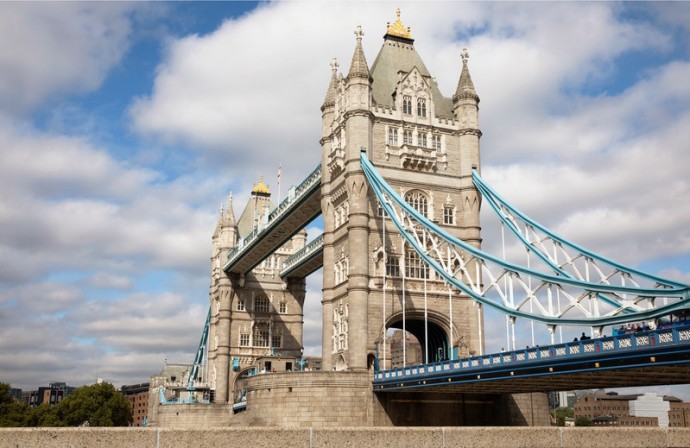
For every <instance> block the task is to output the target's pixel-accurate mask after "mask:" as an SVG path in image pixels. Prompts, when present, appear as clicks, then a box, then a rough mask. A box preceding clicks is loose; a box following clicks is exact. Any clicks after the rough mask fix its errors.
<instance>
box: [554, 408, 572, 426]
mask: <svg viewBox="0 0 690 448" xmlns="http://www.w3.org/2000/svg"><path fill="white" fill-rule="evenodd" d="M554 416H555V417H556V425H558V426H565V418H566V417H570V418H572V417H574V416H575V411H573V409H572V408H557V409H556V410H555V411H554Z"/></svg>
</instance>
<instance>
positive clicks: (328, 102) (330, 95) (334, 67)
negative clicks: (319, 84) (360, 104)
mask: <svg viewBox="0 0 690 448" xmlns="http://www.w3.org/2000/svg"><path fill="white" fill-rule="evenodd" d="M331 71H332V72H333V75H332V76H331V82H330V84H329V85H328V90H327V91H326V98H324V100H323V105H322V106H321V110H323V109H325V108H327V107H330V106H335V86H336V85H337V83H338V60H337V59H336V58H333V61H332V62H331Z"/></svg>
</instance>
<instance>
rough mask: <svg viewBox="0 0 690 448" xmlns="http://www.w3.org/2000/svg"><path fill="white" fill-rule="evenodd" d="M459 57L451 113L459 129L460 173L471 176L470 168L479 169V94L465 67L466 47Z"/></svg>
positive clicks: (467, 54) (466, 59)
mask: <svg viewBox="0 0 690 448" xmlns="http://www.w3.org/2000/svg"><path fill="white" fill-rule="evenodd" d="M460 57H461V58H462V72H460V79H459V80H458V87H457V88H456V89H455V94H454V95H453V113H454V114H455V117H456V119H457V120H458V127H459V131H460V147H461V148H462V149H461V171H462V175H463V176H471V175H472V168H477V169H479V138H480V137H481V136H482V133H481V131H480V130H479V96H478V95H477V92H476V91H475V90H474V84H473V83H472V77H471V76H470V71H469V69H468V68H467V61H468V59H469V57H470V55H469V53H468V52H467V49H466V48H463V50H462V53H461V54H460Z"/></svg>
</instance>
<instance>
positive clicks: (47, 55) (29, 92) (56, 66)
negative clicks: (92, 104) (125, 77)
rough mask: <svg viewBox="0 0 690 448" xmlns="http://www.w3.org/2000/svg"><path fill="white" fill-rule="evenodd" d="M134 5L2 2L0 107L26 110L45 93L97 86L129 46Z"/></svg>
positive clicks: (49, 96)
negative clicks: (47, 4) (131, 15)
mask: <svg viewBox="0 0 690 448" xmlns="http://www.w3.org/2000/svg"><path fill="white" fill-rule="evenodd" d="M135 8H137V6H136V5H133V4H127V3H111V4H98V5H96V4H90V3H79V2H75V3H71V2H70V3H55V4H52V5H50V7H46V5H45V4H40V3H32V2H27V3H3V4H1V5H0V41H2V42H5V44H4V45H2V46H1V47H0V72H1V73H2V77H1V78H0V104H1V106H0V110H1V111H2V112H4V113H8V114H12V115H14V114H17V113H25V112H28V111H30V110H32V109H33V108H35V107H37V106H39V105H41V104H42V103H44V102H45V101H46V100H48V99H53V98H56V97H59V96H61V95H65V94H71V93H84V92H88V91H91V90H93V89H96V88H97V87H98V86H99V85H100V84H101V83H102V82H103V79H104V78H105V77H106V76H107V74H108V73H109V71H110V69H112V68H113V66H115V65H116V64H117V63H118V62H119V61H120V60H121V58H122V56H123V54H124V53H125V52H126V50H127V48H128V46H129V41H128V38H129V35H130V32H131V18H130V14H132V11H133V10H134V9H135ZM10 43H11V44H10Z"/></svg>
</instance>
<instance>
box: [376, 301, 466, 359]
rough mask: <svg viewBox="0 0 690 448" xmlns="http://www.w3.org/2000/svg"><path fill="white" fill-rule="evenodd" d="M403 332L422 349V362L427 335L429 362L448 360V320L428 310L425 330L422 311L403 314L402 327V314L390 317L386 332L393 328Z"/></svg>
mask: <svg viewBox="0 0 690 448" xmlns="http://www.w3.org/2000/svg"><path fill="white" fill-rule="evenodd" d="M403 327H404V330H405V331H407V332H408V333H410V334H411V335H413V336H414V337H416V338H417V340H418V341H419V343H420V345H421V347H422V362H424V360H425V359H426V350H427V343H426V342H425V341H426V338H425V336H426V335H427V334H428V336H429V342H428V350H429V358H428V359H429V362H436V361H440V360H445V359H450V358H451V353H452V347H451V343H450V337H449V334H450V326H449V322H448V319H447V318H446V317H445V316H443V315H440V314H438V313H436V312H434V311H431V310H429V311H428V312H427V317H426V328H425V319H424V311H423V310H410V311H407V312H406V313H405V324H404V325H403V314H402V312H400V313H396V314H395V315H393V316H391V317H390V319H388V322H386V330H388V329H390V328H394V329H397V330H403Z"/></svg>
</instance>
